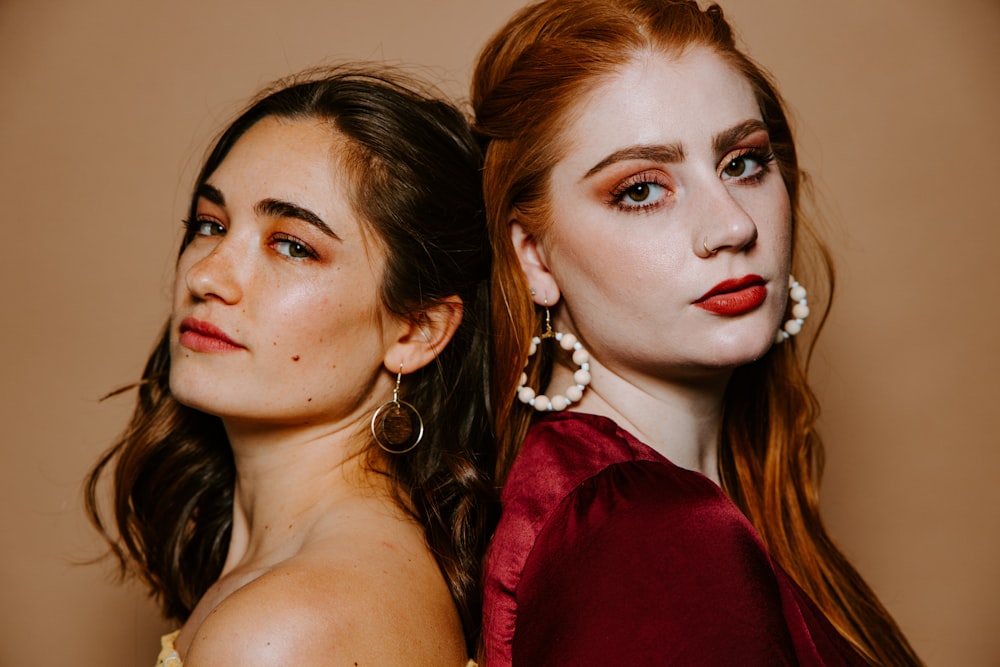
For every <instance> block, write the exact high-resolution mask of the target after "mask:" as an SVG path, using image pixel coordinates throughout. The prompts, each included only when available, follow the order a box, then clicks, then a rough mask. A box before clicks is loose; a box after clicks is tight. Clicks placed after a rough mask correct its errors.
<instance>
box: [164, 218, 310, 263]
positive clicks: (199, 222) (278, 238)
mask: <svg viewBox="0 0 1000 667" xmlns="http://www.w3.org/2000/svg"><path fill="white" fill-rule="evenodd" d="M182 224H183V225H184V229H185V230H186V232H187V242H188V243H190V242H191V241H193V240H194V238H195V237H197V236H222V235H224V234H225V233H226V227H225V225H223V224H222V223H220V222H219V221H217V220H212V219H210V218H193V219H191V218H189V219H186V220H183V221H182ZM203 225H213V226H214V227H215V231H217V232H219V233H218V234H203V233H202V231H201V229H202V226H203ZM282 243H287V244H288V245H289V250H291V247H293V246H297V247H298V248H300V249H301V252H303V253H305V255H304V256H302V257H295V256H292V255H290V254H287V255H286V254H285V253H282V252H279V253H278V254H280V255H284V256H285V257H288V258H289V259H293V260H303V259H318V258H319V254H318V253H317V252H316V251H315V250H314V249H313V247H312V246H311V245H309V244H308V243H305V242H304V241H302V240H301V239H298V238H295V237H294V236H291V235H290V234H285V233H284V232H277V233H275V234H272V235H271V239H270V241H269V243H268V244H269V245H270V246H271V247H274V246H276V245H278V244H282Z"/></svg>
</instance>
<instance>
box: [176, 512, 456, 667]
mask: <svg viewBox="0 0 1000 667" xmlns="http://www.w3.org/2000/svg"><path fill="white" fill-rule="evenodd" d="M465 659H466V657H465V645H464V640H463V637H462V630H461V625H460V623H459V621H458V617H457V614H456V612H455V609H454V606H453V604H452V601H451V596H450V595H449V593H448V589H447V586H446V585H445V583H444V580H443V578H442V577H441V574H440V572H439V571H438V568H437V565H436V563H435V562H434V559H433V558H432V557H431V556H430V554H429V553H428V551H427V548H426V547H425V546H424V545H423V542H422V539H420V540H415V539H413V536H412V534H410V533H409V532H408V531H402V532H400V531H399V530H398V527H397V530H391V531H390V530H382V529H380V528H379V526H378V521H375V522H374V525H372V524H369V526H368V527H366V528H365V529H361V530H357V529H355V530H351V531H350V532H349V533H346V534H337V533H336V532H335V533H332V534H330V535H327V536H324V537H323V538H322V539H319V540H317V541H315V542H314V543H312V544H310V545H309V547H308V548H306V549H304V550H303V551H302V552H301V553H300V554H299V555H297V556H296V557H295V558H292V559H290V560H288V561H286V562H284V563H282V564H281V565H279V566H277V567H275V568H273V569H271V570H269V571H268V572H266V573H265V574H263V575H261V576H260V577H258V578H256V579H254V580H253V581H251V582H250V583H248V584H247V585H245V586H243V587H242V588H240V589H239V590H237V591H235V592H234V593H232V594H231V595H229V596H228V597H227V598H225V599H224V600H223V601H221V602H220V603H219V604H218V606H216V607H215V609H213V610H212V611H211V612H210V613H209V614H208V615H207V616H206V617H205V619H204V621H203V622H202V623H201V625H200V627H199V628H198V629H197V630H196V632H195V633H194V636H193V638H192V642H191V645H190V647H189V649H188V651H187V655H185V656H184V664H185V667H204V666H205V665H220V664H229V665H239V666H240V667H244V666H250V665H255V666H256V665H259V666H261V667H265V666H271V665H275V666H277V665H290V664H294V665H301V666H303V667H308V666H309V665H324V666H326V665H341V664H343V665H348V666H350V667H353V666H354V665H359V666H363V665H376V664H377V665H404V664H405V665H435V666H438V665H456V666H458V667H461V666H462V665H464V664H465Z"/></svg>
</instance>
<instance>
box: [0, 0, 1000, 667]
mask: <svg viewBox="0 0 1000 667" xmlns="http://www.w3.org/2000/svg"><path fill="white" fill-rule="evenodd" d="M282 4H284V5H285V7H284V8H281V7H279V5H278V3H276V2H264V1H263V0H253V1H249V0H247V1H243V2H237V1H234V0H175V1H174V2H170V3H139V2H130V1H129V0H86V1H83V0H79V1H76V2H74V1H73V0H0V207H2V213H0V219H2V237H0V258H2V259H0V281H2V285H3V288H4V296H3V302H2V303H3V306H2V315H0V317H2V319H0V350H2V361H0V416H2V418H3V425H4V435H3V441H2V449H0V457H2V458H0V489H2V491H0V494H2V495H0V540H2V542H0V665H3V666H13V665H18V666H19V667H20V666H28V665H45V666H49V665H52V666H54V665H64V664H74V665H95V666H96V665H100V666H102V667H107V666H112V667H113V666H118V665H121V666H126V665H140V666H142V665H148V664H152V661H153V657H154V655H155V652H156V641H157V640H156V637H157V635H158V634H159V633H160V632H161V631H163V630H165V629H166V626H165V625H164V623H163V622H162V621H160V620H159V619H158V618H157V615H156V612H155V610H154V608H153V607H152V605H151V604H150V603H149V602H148V601H147V600H146V599H145V598H144V595H143V593H142V592H141V591H140V590H137V589H136V588H134V587H121V586H116V585H114V584H113V583H111V580H110V578H109V574H108V569H107V568H104V567H101V566H79V565H74V564H73V563H74V561H79V560H82V559H85V558H87V557H88V556H92V555H94V554H95V553H97V548H98V543H97V541H96V540H95V538H94V535H93V533H92V531H91V530H90V529H89V528H88V526H87V525H86V522H85V520H84V517H83V514H82V512H81V503H80V480H81V478H82V477H83V475H84V473H85V471H86V470H87V468H88V466H89V465H90V464H91V463H92V462H93V460H94V459H95V458H96V457H97V456H98V454H99V452H101V451H102V450H103V449H104V448H105V446H106V445H107V444H108V442H109V441H110V439H111V438H112V436H113V435H114V434H115V433H116V432H117V431H118V430H119V429H120V428H121V427H122V425H123V424H124V421H125V419H126V415H127V413H128V411H129V407H130V406H129V404H128V401H127V400H114V401H110V402H105V403H98V400H97V399H98V397H100V396H101V395H102V394H103V393H104V392H106V391H108V390H109V389H112V388H114V387H116V386H119V385H121V384H123V383H127V382H129V381H131V380H133V379H135V378H136V377H137V375H138V373H139V371H140V369H141V365H142V363H143V362H144V360H145V355H146V353H147V351H148V348H149V346H150V344H151V342H152V340H153V337H154V335H155V334H156V332H157V330H158V328H159V326H160V323H161V321H162V320H163V319H164V317H165V315H166V313H167V307H168V306H167V303H168V301H167V293H168V286H169V283H170V276H171V265H172V258H173V255H174V252H175V245H176V242H177V240H178V238H179V230H180V225H179V220H180V219H181V217H182V215H183V208H184V200H185V197H186V191H187V188H188V186H189V184H190V182H191V179H192V175H193V174H192V172H193V170H194V168H195V167H196V166H197V163H198V160H199V159H200V157H201V154H202V151H203V150H204V148H205V146H206V144H207V142H208V141H209V139H210V138H211V136H212V135H213V134H214V132H215V131H216V130H217V129H218V128H219V127H220V125H221V124H222V123H223V122H224V120H225V119H227V118H228V117H229V116H230V115H231V114H232V113H233V112H234V111H235V110H236V109H237V108H238V107H239V106H240V104H241V103H242V101H243V100H244V99H245V98H246V97H247V96H248V95H249V94H250V93H252V92H253V91H255V90H256V89H257V88H258V87H259V86H260V85H262V84H264V83H265V82H267V81H269V80H271V79H273V78H275V77H278V76H281V75H284V74H287V73H289V72H291V71H294V70H297V69H300V68H302V67H305V66H308V65H311V64H316V63H319V62H321V61H327V60H331V59H332V60H336V59H341V58H375V59H388V60H391V61H405V62H412V63H421V64H423V65H426V66H429V67H431V68H432V69H431V73H432V76H434V77H435V78H436V79H437V80H438V81H439V82H443V84H444V87H445V88H446V90H448V91H449V92H451V93H453V94H457V95H461V94H464V91H465V89H466V86H467V81H468V76H469V72H470V63H471V62H472V60H473V58H474V56H475V54H476V51H477V49H478V47H479V45H480V44H482V42H483V41H484V40H485V38H486V37H487V35H488V34H490V33H491V32H492V31H493V30H494V29H495V28H496V27H498V26H499V25H500V23H501V22H502V20H503V19H504V18H505V17H506V16H508V15H509V14H510V13H511V12H512V11H513V10H514V9H515V8H516V7H518V6H520V5H521V4H522V0H478V1H476V2H473V1H471V0H465V1H463V0H365V2H361V0H322V1H321V0H298V1H296V0H291V2H287V3H282ZM946 4H947V9H945V5H946ZM723 6H724V7H725V9H726V10H727V11H728V12H729V13H730V15H731V17H732V18H733V19H734V20H735V22H736V24H737V26H738V28H739V30H740V32H741V35H742V36H743V38H744V41H745V43H747V44H748V45H749V50H750V52H751V53H752V54H753V55H754V56H756V57H757V58H758V59H760V60H761V61H763V62H764V63H766V64H767V65H768V66H769V67H770V68H771V70H772V71H773V72H774V74H775V75H776V77H777V79H778V80H779V82H780V84H781V87H782V90H783V92H784V94H785V95H786V97H787V98H788V100H789V102H790V104H791V107H792V108H793V110H794V112H795V116H796V118H797V121H798V123H797V127H798V130H799V136H800V139H801V145H802V148H803V154H804V164H805V166H806V167H807V168H809V169H810V170H811V172H812V173H813V175H814V176H815V177H816V179H817V181H818V184H819V190H820V194H821V195H822V197H823V199H824V202H825V205H826V207H827V210H828V212H829V214H830V216H829V222H828V224H827V235H828V237H829V240H830V241H831V243H832V246H833V248H834V251H835V253H836V255H837V257H838V267H839V278H840V283H839V293H838V301H837V304H836V307H835V310H834V313H833V318H832V321H831V322H830V324H829V327H828V329H827V332H826V335H825V339H824V341H823V342H822V344H821V347H820V350H819V354H818V358H817V364H816V367H815V377H816V382H817V388H818V389H819V392H820V396H821V398H822V400H823V401H824V404H825V413H824V420H823V426H824V432H825V434H826V436H827V443H828V461H829V464H828V468H827V476H826V485H825V494H824V498H823V504H824V506H825V508H826V514H827V518H828V521H829V523H830V524H831V526H832V528H833V530H834V532H835V534H836V535H837V536H838V537H839V540H840V542H841V544H842V545H843V546H844V548H845V549H846V551H847V552H848V554H850V556H852V557H853V559H854V561H855V563H856V564H857V565H858V567H859V568H860V569H861V571H862V572H863V573H864V574H865V575H866V576H867V578H868V579H869V581H870V582H871V583H872V584H873V586H874V587H875V589H876V590H877V591H878V593H879V594H880V595H881V597H882V599H883V600H884V601H885V603H886V604H887V605H888V607H889V608H890V609H891V610H892V612H893V613H894V614H895V615H896V618H897V619H898V620H899V622H900V624H901V625H902V627H903V629H904V630H905V631H906V632H907V633H908V634H909V636H910V638H911V639H912V640H913V642H914V644H915V645H916V647H917V649H918V651H919V652H920V653H921V654H922V655H923V656H924V658H925V659H926V660H927V662H928V664H929V665H935V666H942V667H946V666H947V667H950V666H953V665H964V666H970V665H971V666H976V665H981V666H984V667H985V666H995V665H1000V631H998V625H1000V577H998V576H997V566H998V565H1000V530H998V529H1000V521H998V511H997V507H998V505H1000V484H997V483H996V482H995V478H996V473H995V470H996V469H997V467H998V465H1000V452H998V451H997V449H998V448H997V444H998V441H1000V438H998V436H997V434H996V432H995V431H994V430H993V428H994V425H995V420H994V419H989V417H994V416H995V415H996V412H997V408H996V403H997V399H998V398H1000V392H998V391H997V388H996V387H997V382H998V378H1000V353H998V351H997V344H998V342H1000V340H998V336H997V334H996V326H997V315H996V312H995V310H994V309H995V294H996V284H997V278H998V277H1000V270H998V268H997V264H998V262H1000V215H998V213H997V204H996V194H995V193H996V192H997V185H996V181H997V169H996V167H997V159H998V156H1000V132H997V129H996V112H997V109H1000V85H998V83H1000V39H998V37H1000V30H998V29H1000V5H998V3H997V2H996V0H952V1H951V2H949V3H940V2H933V1H931V0H880V1H878V2H872V1H871V0H840V1H839V2H817V1H804V0H728V1H726V2H723Z"/></svg>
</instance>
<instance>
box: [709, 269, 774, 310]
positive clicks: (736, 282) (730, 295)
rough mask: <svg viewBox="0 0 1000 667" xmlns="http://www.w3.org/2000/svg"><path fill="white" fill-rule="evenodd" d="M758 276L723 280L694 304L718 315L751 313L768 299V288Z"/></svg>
mask: <svg viewBox="0 0 1000 667" xmlns="http://www.w3.org/2000/svg"><path fill="white" fill-rule="evenodd" d="M765 285H766V283H765V281H764V279H763V278H761V277H760V276H757V275H753V274H751V275H748V276H743V277H742V278H734V279H732V280H723V281H722V282H721V283H719V284H718V285H716V286H715V287H713V288H712V289H710V290H708V292H706V293H705V294H704V295H702V296H701V298H699V299H698V300H697V301H695V302H694V305H696V306H697V307H699V308H702V309H704V310H707V311H709V312H710V313H715V314H716V315H730V316H731V315H742V314H743V313H747V312H750V311H751V310H753V309H754V308H756V307H757V306H759V305H760V304H762V303H764V299H765V298H767V287H766V286H765Z"/></svg>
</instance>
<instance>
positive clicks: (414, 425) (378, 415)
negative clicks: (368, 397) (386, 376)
mask: <svg viewBox="0 0 1000 667" xmlns="http://www.w3.org/2000/svg"><path fill="white" fill-rule="evenodd" d="M372 437H374V438H375V442H376V444H378V446H379V447H381V448H382V449H384V450H385V451H387V452H389V453H390V454H405V453H406V452H408V451H410V450H412V449H413V448H414V447H416V446H417V445H418V444H419V443H420V440H421V439H422V438H423V437H424V420H423V419H421V418H420V413H419V412H417V409H416V408H415V407H413V406H412V405H410V404H409V403H407V402H406V401H400V400H398V399H393V400H391V401H388V402H386V403H383V404H382V405H381V406H379V409H378V410H376V411H375V414H373V415H372Z"/></svg>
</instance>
